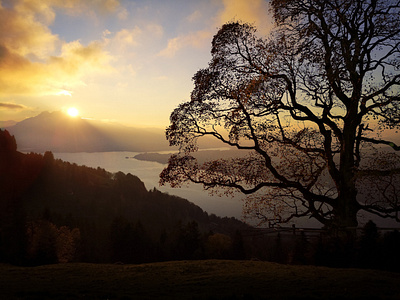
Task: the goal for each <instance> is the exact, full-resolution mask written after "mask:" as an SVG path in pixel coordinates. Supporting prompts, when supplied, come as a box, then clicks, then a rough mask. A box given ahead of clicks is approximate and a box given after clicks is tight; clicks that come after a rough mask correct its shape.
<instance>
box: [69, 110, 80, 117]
mask: <svg viewBox="0 0 400 300" xmlns="http://www.w3.org/2000/svg"><path fill="white" fill-rule="evenodd" d="M67 114H68V115H69V116H70V117H73V118H75V117H77V116H78V115H79V110H78V109H77V108H76V107H70V108H68V110H67Z"/></svg>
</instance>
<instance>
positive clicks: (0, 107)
mask: <svg viewBox="0 0 400 300" xmlns="http://www.w3.org/2000/svg"><path fill="white" fill-rule="evenodd" d="M23 109H27V107H26V106H25V105H22V104H15V103H9V102H3V103H1V102H0V110H23Z"/></svg>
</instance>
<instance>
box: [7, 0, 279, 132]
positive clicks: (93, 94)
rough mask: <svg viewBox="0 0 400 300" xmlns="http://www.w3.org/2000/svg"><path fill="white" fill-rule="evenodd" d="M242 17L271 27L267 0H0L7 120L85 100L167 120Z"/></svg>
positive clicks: (145, 118) (125, 118) (151, 122)
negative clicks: (214, 44)
mask: <svg viewBox="0 0 400 300" xmlns="http://www.w3.org/2000/svg"><path fill="white" fill-rule="evenodd" d="M233 20H241V21H245V22H250V23H252V24H254V25H255V26H256V27H257V28H258V30H259V32H260V33H261V34H264V33H265V34H266V33H267V32H268V30H269V29H270V28H271V27H272V18H271V16H270V15H269V11H268V3H267V2H266V1H264V0H171V1H167V0H138V1H135V0H0V121H7V120H14V121H21V120H23V119H25V118H29V117H33V116H36V115H38V114H39V113H41V112H42V111H50V112H51V111H60V110H61V111H65V112H66V111H67V110H68V108H70V107H76V108H77V109H78V110H79V114H80V116H81V117H84V118H92V119H96V120H102V121H110V122H118V123H121V124H123V125H127V126H134V127H160V128H165V127H166V126H168V124H169V116H170V113H171V112H172V110H173V109H174V108H175V107H177V106H178V105H179V104H180V103H182V102H185V101H187V100H189V98H190V92H191V90H192V89H193V83H192V76H193V75H194V74H195V73H196V72H197V71H198V70H199V69H201V68H205V67H207V64H208V62H209V60H210V58H211V56H210V49H211V41H212V38H213V36H214V35H215V34H216V33H217V31H218V29H219V28H220V27H221V26H222V25H223V24H224V23H226V22H229V21H233Z"/></svg>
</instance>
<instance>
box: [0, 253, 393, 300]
mask: <svg viewBox="0 0 400 300" xmlns="http://www.w3.org/2000/svg"><path fill="white" fill-rule="evenodd" d="M0 298H1V299H400V273H399V274H398V273H390V272H382V271H374V270H359V269H331V268H324V267H313V266H290V265H280V264H275V263H269V262H260V261H226V260H205V261H178V262H163V263H152V264H142V265H104V264H81V263H77V264H58V265H48V266H40V267H30V268H23V267H15V266H10V265H0Z"/></svg>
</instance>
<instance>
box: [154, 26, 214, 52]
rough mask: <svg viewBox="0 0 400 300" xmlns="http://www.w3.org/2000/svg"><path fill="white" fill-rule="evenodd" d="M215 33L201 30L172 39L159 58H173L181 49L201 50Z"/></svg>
mask: <svg viewBox="0 0 400 300" xmlns="http://www.w3.org/2000/svg"><path fill="white" fill-rule="evenodd" d="M212 35H213V33H211V32H210V31H208V30H199V31H196V32H192V33H190V34H187V35H181V36H178V37H175V38H173V39H170V40H169V41H168V45H167V47H166V48H165V49H163V50H161V51H160V52H159V54H158V55H159V56H164V57H173V56H174V55H175V54H176V53H177V52H178V51H179V50H180V49H182V48H186V47H192V48H200V47H202V46H204V45H208V43H209V41H210V39H211V37H212Z"/></svg>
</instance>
